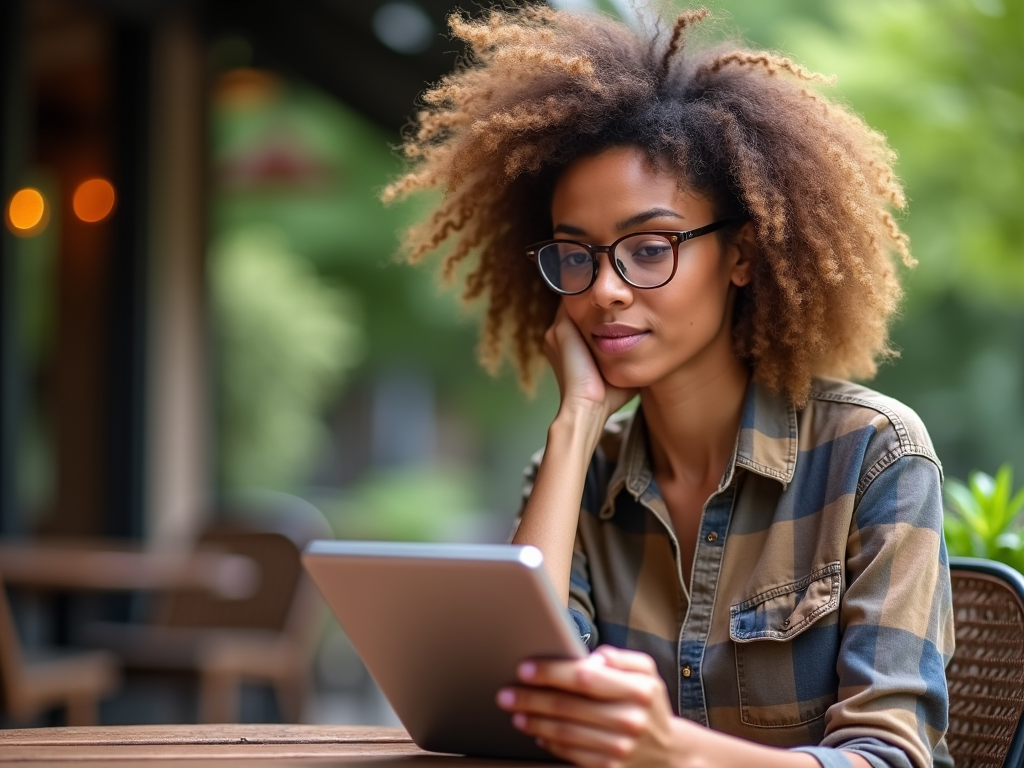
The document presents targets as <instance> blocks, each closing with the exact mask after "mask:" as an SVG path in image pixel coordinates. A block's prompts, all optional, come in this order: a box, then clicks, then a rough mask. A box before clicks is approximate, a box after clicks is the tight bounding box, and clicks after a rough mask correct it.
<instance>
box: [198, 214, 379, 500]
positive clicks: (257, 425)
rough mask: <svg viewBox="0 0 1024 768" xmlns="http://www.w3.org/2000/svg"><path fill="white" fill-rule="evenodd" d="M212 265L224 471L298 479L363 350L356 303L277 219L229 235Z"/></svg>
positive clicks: (247, 477)
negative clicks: (292, 245)
mask: <svg viewBox="0 0 1024 768" xmlns="http://www.w3.org/2000/svg"><path fill="white" fill-rule="evenodd" d="M211 272H212V274H211V283H212V286H211V287H212V293H213V304H214V311H215V313H216V320H217V324H216V327H217V330H218V339H217V341H218V353H219V354H218V360H217V362H218V363H219V371H218V372H219V384H220V393H219V394H220V397H219V402H220V407H221V414H220V415H221V435H220V468H221V473H222V480H223V482H224V484H225V485H226V486H227V487H228V488H245V487H262V488H276V489H288V488H294V487H296V485H297V484H298V483H299V482H301V481H302V480H303V479H304V475H305V473H306V472H307V471H308V468H309V465H310V463H311V460H312V458H313V456H314V455H315V453H316V452H317V450H318V449H319V447H320V443H321V437H322V435H321V431H322V429H323V428H322V426H321V421H320V418H321V415H322V412H323V409H324V407H325V405H326V404H327V403H328V402H330V401H332V400H333V399H334V398H335V397H337V394H338V387H339V385H340V383H341V380H342V375H343V374H344V373H345V371H347V370H348V369H350V368H352V367H353V366H355V365H356V364H357V363H358V362H359V360H360V358H361V356H362V350H363V337H362V333H361V330H360V328H359V317H358V315H359V313H358V305H357V304H356V302H355V300H354V299H353V297H351V296H349V295H348V294H347V293H345V292H344V291H342V290H341V289H339V288H337V287H332V286H330V285H329V284H327V283H325V282H323V281H322V280H320V278H319V277H318V275H317V274H316V271H315V270H314V269H313V267H312V266H311V265H310V264H309V263H308V262H306V261H305V260H303V259H302V258H301V257H300V256H298V255H296V254H294V253H291V252H289V250H288V247H287V245H286V243H285V240H284V237H283V236H282V235H281V233H280V232H278V231H276V230H274V229H272V228H267V227H263V228H257V227H253V228H249V229H242V230H239V231H237V232H235V233H234V234H233V235H232V236H231V237H228V238H225V239H223V240H222V241H221V242H220V243H219V244H218V245H217V246H216V247H215V248H214V252H213V254H212V257H211Z"/></svg>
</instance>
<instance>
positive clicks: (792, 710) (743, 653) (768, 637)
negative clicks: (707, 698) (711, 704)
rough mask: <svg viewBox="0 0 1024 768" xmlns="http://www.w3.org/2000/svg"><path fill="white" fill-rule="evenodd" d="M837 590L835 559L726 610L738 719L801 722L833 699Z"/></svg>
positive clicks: (782, 724) (762, 723)
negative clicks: (734, 654)
mask: <svg viewBox="0 0 1024 768" xmlns="http://www.w3.org/2000/svg"><path fill="white" fill-rule="evenodd" d="M841 587H842V565H841V563H839V562H838V561H836V562H833V563H829V564H828V565H826V566H825V567H823V568H819V569H818V570H816V571H814V572H813V573H811V574H809V575H808V576H805V577H804V578H802V579H799V580H797V581H794V582H792V583H791V584H784V585H782V586H779V587H775V588H773V589H770V590H768V591H766V592H762V593H761V594H758V595H755V596H754V597H752V598H750V599H749V600H744V601H743V602H741V603H739V604H738V605H733V606H731V607H730V608H729V637H730V639H731V640H732V642H733V647H734V648H735V652H736V675H737V685H738V689H739V705H740V719H741V720H742V721H743V722H744V723H745V724H747V725H753V726H759V727H764V728H786V727H792V726H799V725H804V724H806V723H810V722H811V721H813V720H816V719H819V718H822V717H823V716H824V714H825V710H827V709H828V708H829V707H830V706H831V705H832V704H834V703H835V701H836V698H837V694H838V687H839V678H838V676H837V675H836V661H837V657H838V652H839V624H838V608H839V594H840V591H841Z"/></svg>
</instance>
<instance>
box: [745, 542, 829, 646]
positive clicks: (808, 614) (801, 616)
mask: <svg viewBox="0 0 1024 768" xmlns="http://www.w3.org/2000/svg"><path fill="white" fill-rule="evenodd" d="M842 578H843V577H842V564H841V563H840V562H839V561H838V560H837V561H835V562H834V563H829V564H828V565H826V566H825V567H824V568H819V569H818V570H816V571H814V572H813V573H811V574H810V575H808V576H805V577H804V578H802V579H800V580H799V581H794V582H793V583H792V584H783V585H782V586H780V587H774V588H773V589H769V590H767V591H766V592H762V593H761V594H759V595H755V596H754V597H752V598H750V599H749V600H744V601H743V602H742V603H740V604H739V605H733V606H730V608H729V637H731V638H732V639H733V641H735V642H737V643H749V642H751V641H753V640H783V641H784V640H789V639H790V638H793V637H796V636H797V635H799V634H800V633H801V632H803V631H804V630H805V629H807V628H808V627H809V626H811V625H812V624H813V623H814V622H816V621H817V620H818V619H820V618H821V617H822V616H826V615H828V614H829V613H831V612H832V611H834V610H836V608H838V607H839V590H840V586H841V583H842Z"/></svg>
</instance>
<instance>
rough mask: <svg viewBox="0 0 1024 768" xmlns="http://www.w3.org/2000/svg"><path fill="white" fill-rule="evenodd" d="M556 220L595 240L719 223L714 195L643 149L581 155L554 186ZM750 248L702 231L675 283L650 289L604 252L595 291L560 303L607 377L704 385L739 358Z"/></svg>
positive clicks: (687, 246)
mask: <svg viewBox="0 0 1024 768" xmlns="http://www.w3.org/2000/svg"><path fill="white" fill-rule="evenodd" d="M551 217H552V223H553V228H554V234H553V237H556V238H558V237H564V238H568V239H573V240H579V241H581V242H584V243H589V244H591V245H609V244H611V243H612V242H613V241H614V240H616V239H618V238H620V237H622V236H623V235H626V234H630V233H633V232H642V231H647V230H670V231H683V230H689V229H696V228H697V227H703V226H705V225H706V224H710V223H711V222H713V221H715V213H714V209H713V205H712V203H711V201H710V200H708V199H707V198H705V197H702V196H700V195H697V194H695V193H693V192H691V191H688V190H686V189H681V188H680V186H679V184H678V183H677V180H676V178H675V177H673V176H670V175H668V174H667V173H664V172H662V171H660V170H658V169H657V168H655V167H654V166H652V164H651V163H650V162H649V161H648V159H647V157H646V155H645V154H644V153H643V152H642V151H641V150H639V149H637V148H635V147H615V148H612V149H608V150H605V151H603V152H601V153H599V154H596V155H591V156H588V157H583V158H580V159H579V160H576V161H575V162H574V163H573V164H572V165H570V166H569V167H568V168H567V169H566V170H565V171H564V173H563V174H562V176H561V177H560V178H559V180H558V183H557V184H556V185H555V190H554V197H553V199H552V203H551ZM750 251H751V248H749V247H747V241H745V240H742V239H741V241H740V242H739V243H737V244H734V245H727V246H722V245H721V240H720V238H719V237H718V236H717V235H715V234H709V235H704V236H702V237H697V238H694V239H693V240H689V241H687V242H684V243H682V244H681V245H680V246H679V263H678V268H677V269H676V273H675V276H674V277H673V278H672V280H671V281H670V282H669V283H668V284H667V285H664V286H662V287H660V288H654V289H649V290H644V289H639V288H634V287H632V286H630V285H628V284H627V283H626V282H625V281H623V280H622V278H620V277H619V275H618V274H616V272H615V270H614V269H612V267H611V265H610V264H609V262H608V255H607V254H606V253H602V254H600V255H599V269H598V274H597V278H596V280H595V282H594V284H593V285H592V286H591V287H590V289H589V290H587V291H585V292H583V293H581V294H578V295H575V296H563V297H562V302H563V304H564V306H565V309H566V311H567V313H568V315H569V317H570V318H571V319H572V321H573V322H574V323H575V324H576V327H577V328H579V330H580V332H581V333H582V334H583V337H584V339H585V340H586V342H587V344H588V345H589V347H590V349H591V351H592V352H593V355H594V358H595V359H596V361H597V364H598V366H599V367H600V369H601V373H602V375H603V376H604V378H605V380H606V381H608V383H609V384H611V385H613V386H617V387H629V388H633V387H650V386H652V385H656V384H659V383H660V382H667V381H676V382H677V383H679V384H682V385H687V384H699V383H700V382H701V380H707V381H710V380H712V379H714V378H716V377H717V376H718V375H719V374H721V373H722V372H723V371H724V370H725V369H724V368H723V366H730V367H731V366H735V365H736V358H735V356H734V354H733V352H732V336H731V327H730V326H731V318H732V304H733V300H734V292H735V286H737V285H744V284H745V283H746V282H747V281H748V280H749V275H750V259H749V257H748V255H749V253H750Z"/></svg>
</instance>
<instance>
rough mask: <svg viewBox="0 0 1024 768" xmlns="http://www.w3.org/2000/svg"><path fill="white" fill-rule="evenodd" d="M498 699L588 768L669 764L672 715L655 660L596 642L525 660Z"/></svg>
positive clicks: (544, 740) (524, 725)
mask: <svg viewBox="0 0 1024 768" xmlns="http://www.w3.org/2000/svg"><path fill="white" fill-rule="evenodd" d="M519 679H520V680H521V681H522V683H523V685H521V686H516V687H510V688H503V689H502V690H501V691H499V693H498V705H499V706H500V707H502V708H503V709H506V710H508V711H510V712H512V713H514V714H513V716H512V721H513V724H514V725H515V726H516V727H517V728H519V729H520V730H521V731H523V732H524V733H526V734H528V735H530V736H533V737H534V738H536V739H537V742H538V743H539V744H540V745H541V746H542V747H543V748H544V749H546V750H548V751H549V752H551V753H552V754H553V755H555V756H556V757H559V758H561V759H563V760H566V761H568V762H570V763H575V764H576V765H580V766H586V767H587V768H617V767H618V766H623V767H624V766H636V765H645V766H650V765H666V764H668V763H669V762H670V761H671V759H672V753H673V752H674V751H675V748H674V741H675V734H676V733H677V725H676V723H677V718H676V717H675V716H674V715H673V713H672V706H671V704H670V703H669V699H668V691H667V689H666V687H665V683H664V681H663V680H662V679H661V677H659V675H658V670H657V668H656V667H655V665H654V660H653V659H652V658H651V657H650V656H648V655H647V654H644V653H637V652H635V651H626V650H622V649H620V648H613V647H610V646H601V647H600V648H598V649H597V650H595V651H594V652H593V653H592V654H591V655H590V656H589V657H587V658H586V659H582V660H578V661H528V662H525V663H523V664H521V665H520V667H519Z"/></svg>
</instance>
